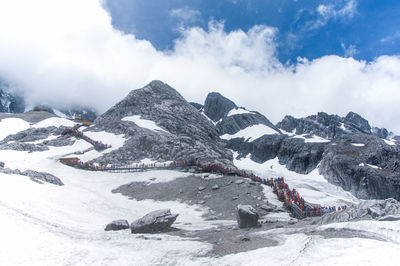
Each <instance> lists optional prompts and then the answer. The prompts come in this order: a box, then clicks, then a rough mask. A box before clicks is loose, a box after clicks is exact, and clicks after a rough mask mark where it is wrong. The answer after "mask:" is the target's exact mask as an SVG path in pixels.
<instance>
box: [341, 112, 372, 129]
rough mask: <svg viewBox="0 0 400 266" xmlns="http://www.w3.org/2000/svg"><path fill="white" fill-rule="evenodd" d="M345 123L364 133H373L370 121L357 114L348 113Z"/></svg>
mask: <svg viewBox="0 0 400 266" xmlns="http://www.w3.org/2000/svg"><path fill="white" fill-rule="evenodd" d="M344 123H345V124H346V125H347V126H351V127H354V128H355V129H357V130H360V131H362V132H363V133H367V134H370V133H371V126H370V125H369V123H368V121H367V120H366V119H365V118H363V117H362V116H360V115H359V114H357V113H354V112H350V113H348V114H347V115H346V117H345V118H344Z"/></svg>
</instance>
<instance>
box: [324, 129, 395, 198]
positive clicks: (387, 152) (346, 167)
mask: <svg viewBox="0 0 400 266" xmlns="http://www.w3.org/2000/svg"><path fill="white" fill-rule="evenodd" d="M332 144H334V145H328V146H327V147H326V149H325V151H324V154H323V159H322V160H321V163H320V166H319V171H320V173H321V174H323V175H324V177H325V178H326V179H327V180H328V181H329V182H331V183H333V184H335V185H339V186H341V187H342V188H343V189H345V190H347V191H350V192H351V193H352V194H353V195H355V196H357V197H359V198H362V199H373V198H375V199H385V198H390V197H393V198H396V199H399V198H400V162H399V159H398V154H399V147H398V146H397V145H395V146H391V145H388V144H387V143H385V142H384V141H383V140H382V139H380V138H378V137H376V136H373V135H367V134H363V133H358V134H357V133H348V134H346V135H342V136H341V137H340V138H336V139H335V142H334V143H332ZM355 144H357V145H355Z"/></svg>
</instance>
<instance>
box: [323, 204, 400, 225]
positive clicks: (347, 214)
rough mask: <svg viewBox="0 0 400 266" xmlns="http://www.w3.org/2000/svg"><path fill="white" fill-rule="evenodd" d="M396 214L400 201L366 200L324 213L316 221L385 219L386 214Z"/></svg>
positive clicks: (399, 211)
mask: <svg viewBox="0 0 400 266" xmlns="http://www.w3.org/2000/svg"><path fill="white" fill-rule="evenodd" d="M398 215H400V203H399V202H398V201H397V200H395V199H392V198H389V199H386V200H367V201H364V202H362V203H360V204H358V205H357V206H350V207H348V208H346V209H345V210H341V211H338V212H332V213H328V214H325V215H324V216H322V217H321V218H320V219H318V220H317V222H316V223H317V224H328V223H341V222H349V221H354V220H360V219H377V220H382V221H385V219H384V217H386V216H389V217H396V216H398ZM389 220H390V218H389Z"/></svg>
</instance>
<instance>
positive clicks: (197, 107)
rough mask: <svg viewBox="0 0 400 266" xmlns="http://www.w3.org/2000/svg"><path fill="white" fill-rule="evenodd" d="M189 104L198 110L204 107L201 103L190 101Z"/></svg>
mask: <svg viewBox="0 0 400 266" xmlns="http://www.w3.org/2000/svg"><path fill="white" fill-rule="evenodd" d="M190 104H191V105H192V106H193V107H194V108H196V109H197V110H199V111H201V110H202V109H203V108H204V106H203V105H201V104H199V103H194V102H190Z"/></svg>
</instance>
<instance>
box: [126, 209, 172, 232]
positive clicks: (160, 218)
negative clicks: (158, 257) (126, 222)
mask: <svg viewBox="0 0 400 266" xmlns="http://www.w3.org/2000/svg"><path fill="white" fill-rule="evenodd" d="M177 217H178V214H171V210H170V209H165V210H158V211H153V212H150V213H148V214H146V215H145V216H143V217H142V218H140V219H138V220H136V221H134V222H132V223H131V232H132V233H133V234H137V233H157V232H164V231H166V230H168V229H169V228H170V227H171V225H172V224H173V223H174V222H175V220H176V218H177Z"/></svg>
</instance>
